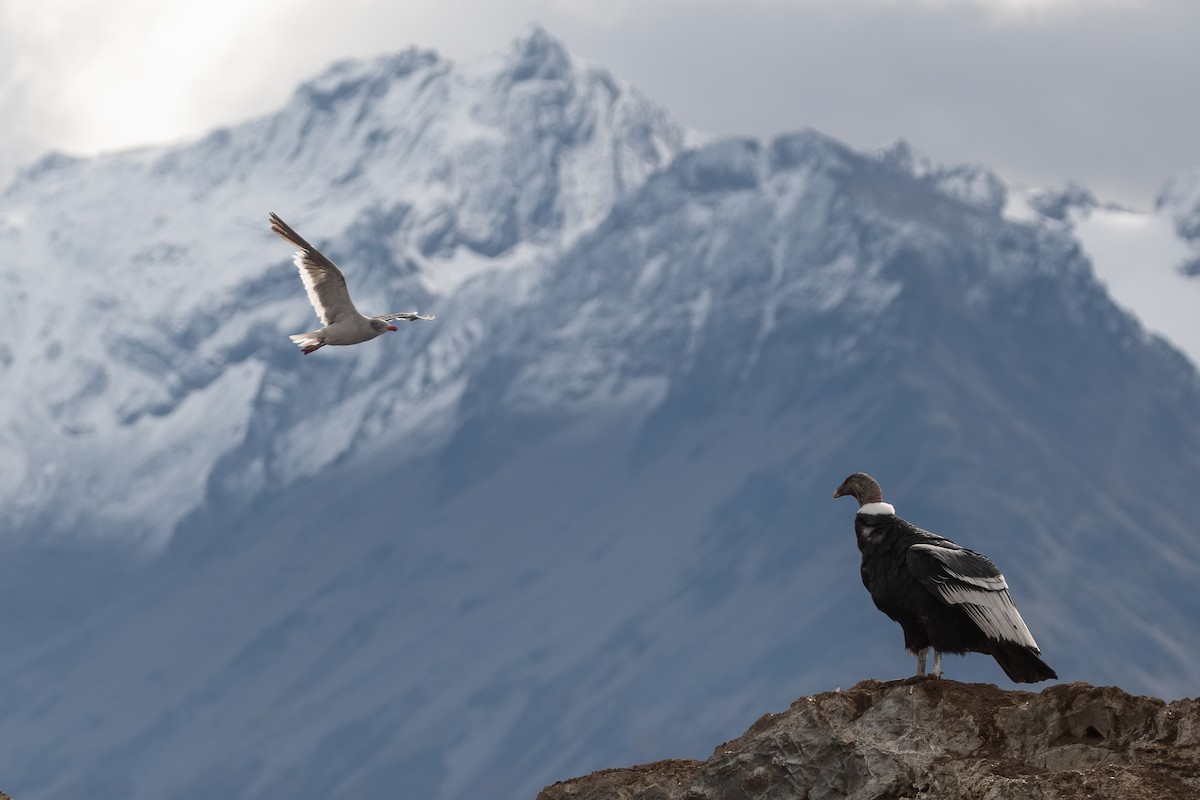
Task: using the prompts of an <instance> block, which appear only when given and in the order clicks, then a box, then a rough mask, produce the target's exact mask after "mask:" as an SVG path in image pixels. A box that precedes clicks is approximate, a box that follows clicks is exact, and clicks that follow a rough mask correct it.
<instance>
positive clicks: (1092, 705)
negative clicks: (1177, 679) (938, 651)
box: [538, 679, 1200, 800]
mask: <svg viewBox="0 0 1200 800" xmlns="http://www.w3.org/2000/svg"><path fill="white" fill-rule="evenodd" d="M785 798H786V799H787V800H797V799H799V798H804V799H806V800H825V798H848V799H850V800H868V799H870V800H875V799H876V798H878V799H880V800H882V799H883V798H887V800H895V799H898V798H938V800H958V798H962V799H963V800H966V798H970V799H971V800H1033V799H1042V798H1044V800H1077V799H1078V800H1082V799H1083V798H1089V800H1108V798H1112V800H1118V798H1119V800H1152V799H1153V800H1166V799H1168V798H1170V799H1171V800H1174V799H1175V798H1178V799H1179V800H1184V799H1185V798H1186V799H1188V800H1192V799H1194V798H1200V700H1195V699H1192V700H1179V701H1175V702H1172V703H1166V702H1164V701H1162V700H1158V699H1155V698H1150V697H1135V696H1133V695H1129V694H1127V693H1125V692H1123V691H1122V690H1120V689H1118V688H1115V687H1096V686H1091V685H1088V684H1085V683H1069V684H1061V685H1058V686H1051V687H1049V688H1047V689H1045V690H1043V691H1042V692H1041V693H1039V694H1033V693H1031V692H1019V691H1005V690H1003V689H1000V688H998V687H996V686H993V685H990V684H967V683H958V682H955V681H948V680H920V681H914V680H912V679H910V680H908V681H891V682H888V683H883V682H880V681H875V680H868V681H863V682H862V683H860V684H858V685H857V686H855V687H853V688H852V689H850V690H848V691H835V692H826V693H824V694H818V695H814V696H812V697H804V698H801V699H800V700H798V701H796V702H795V703H793V704H792V706H791V708H789V709H788V710H787V711H784V712H783V713H780V714H767V715H766V716H764V717H762V718H761V719H759V720H758V721H757V722H755V723H754V725H752V726H751V727H750V730H748V731H747V732H746V733H745V734H744V735H743V736H741V737H740V738H738V739H734V740H733V741H731V742H727V743H725V744H723V745H720V746H719V747H717V749H716V750H715V751H714V752H713V755H712V757H711V758H709V759H708V760H707V761H678V760H676V761H661V762H658V763H655V764H645V765H641V766H636V767H630V768H628V769H611V770H603V771H601V772H596V773H593V774H591V775H588V776H586V777H582V778H576V779H574V780H569V781H563V782H561V783H556V784H554V785H553V786H549V787H547V788H546V789H544V790H543V791H542V792H541V793H540V794H539V795H538V800H568V799H570V800H743V799H745V800H751V799H753V800H785Z"/></svg>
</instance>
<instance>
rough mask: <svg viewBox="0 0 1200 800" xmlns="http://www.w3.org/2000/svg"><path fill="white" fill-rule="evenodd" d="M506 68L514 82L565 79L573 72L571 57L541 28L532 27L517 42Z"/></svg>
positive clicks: (565, 49)
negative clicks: (535, 79)
mask: <svg viewBox="0 0 1200 800" xmlns="http://www.w3.org/2000/svg"><path fill="white" fill-rule="evenodd" d="M506 65H507V70H506V71H507V73H508V74H509V75H511V76H512V79H513V80H514V81H524V80H531V79H534V78H538V79H542V80H561V79H562V78H565V77H566V76H567V75H569V74H570V72H571V54H570V53H569V52H567V48H566V46H565V45H564V44H563V43H562V42H561V41H560V40H559V39H557V38H555V37H554V36H552V35H551V34H550V32H549V31H547V30H546V29H545V28H543V27H542V26H541V25H530V26H529V27H528V28H526V29H525V30H524V31H523V32H522V33H521V35H520V36H518V37H517V38H516V40H515V41H513V45H512V49H511V50H510V51H509V55H508V59H507V62H506Z"/></svg>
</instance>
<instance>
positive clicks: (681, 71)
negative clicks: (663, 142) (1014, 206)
mask: <svg viewBox="0 0 1200 800" xmlns="http://www.w3.org/2000/svg"><path fill="white" fill-rule="evenodd" d="M532 22H540V23H541V24H543V25H545V26H546V27H547V28H548V29H549V30H550V32H551V33H553V34H554V35H556V36H558V37H559V38H560V39H562V40H563V41H564V42H565V43H566V44H567V46H568V47H569V48H570V49H571V50H572V51H573V52H574V53H576V54H578V55H581V56H583V57H585V58H588V59H591V60H593V61H598V62H600V63H603V64H605V65H606V66H608V67H609V68H610V69H612V70H613V71H614V72H615V73H617V74H618V75H619V76H621V77H623V78H625V79H626V80H629V81H630V82H632V83H634V84H635V85H637V86H639V87H641V88H642V89H643V90H645V91H646V92H647V93H649V94H650V95H651V96H653V97H656V98H657V99H658V100H660V101H661V102H663V103H664V104H666V106H667V107H668V108H670V109H671V110H672V112H673V113H674V114H675V116H676V117H677V118H678V119H679V120H680V121H682V122H684V123H686V124H688V125H691V126H694V127H697V128H700V129H703V130H708V131H712V132H715V133H730V134H750V135H754V136H759V137H768V136H772V135H774V134H777V133H780V132H784V131H789V130H795V129H798V128H801V127H813V128H816V129H818V130H821V131H824V132H825V133H828V134H831V135H833V136H836V137H838V138H840V139H842V140H843V141H846V142H847V143H849V144H850V145H852V146H855V147H857V148H875V147H879V146H882V145H884V144H887V143H888V142H890V141H892V140H894V139H896V138H899V137H904V138H906V139H908V140H909V141H911V142H912V143H913V144H914V145H915V146H916V147H917V148H918V149H920V150H923V151H924V152H926V153H927V154H928V155H929V156H930V157H932V158H933V159H934V160H935V161H939V162H962V161H969V162H980V163H985V164H988V165H989V166H991V167H993V168H995V169H996V170H997V171H998V172H1000V174H1001V175H1002V176H1003V177H1006V178H1008V179H1010V180H1014V181H1018V182H1024V183H1034V184H1040V185H1058V184H1061V183H1062V182H1064V181H1066V180H1068V179H1074V180H1076V181H1079V182H1081V183H1084V184H1086V185H1088V186H1090V187H1091V188H1092V189H1093V190H1094V191H1096V193H1097V194H1099V195H1100V196H1101V197H1102V198H1105V199H1111V200H1117V201H1121V202H1125V203H1127V204H1130V205H1133V206H1134V207H1137V208H1146V207H1148V206H1149V205H1150V204H1151V203H1152V201H1153V198H1154V196H1155V194H1156V193H1157V192H1158V190H1159V189H1160V188H1161V186H1162V184H1163V182H1164V181H1165V180H1166V178H1168V177H1169V176H1171V175H1172V174H1174V173H1176V172H1180V171H1182V170H1184V169H1188V168H1194V167H1200V102H1197V100H1196V87H1197V83H1198V80H1197V79H1198V78H1200V44H1198V41H1197V32H1200V3H1197V2H1194V1H1193V0H505V2H495V0H404V2H399V3H397V2H394V0H337V1H336V2H331V1H330V0H175V2H170V3H164V2H160V0H0V118H2V119H3V124H2V125H0V182H5V181H7V179H8V177H9V176H10V175H11V172H12V170H13V169H15V168H16V167H17V166H18V165H20V164H22V163H26V162H28V161H31V160H33V159H34V158H36V157H38V156H39V155H40V154H42V153H44V152H46V151H48V150H52V149H58V150H65V151H67V152H73V153H84V154H86V153H93V152H97V151H103V150H111V149H116V148H122V147H127V146H133V145H137V144H144V143H150V142H162V141H172V140H177V139H185V138H191V137H194V136H199V135H202V134H203V133H204V132H205V131H207V130H209V129H210V128H212V127H215V126H217V125H225V124H230V123H234V122H237V121H238V120H241V119H246V118H249V117H253V116H258V115H260V114H263V113H267V112H269V111H271V110H272V109H274V108H276V107H278V106H279V105H281V104H282V103H283V102H284V101H285V100H286V98H287V96H288V95H289V94H290V93H291V91H292V90H293V89H294V88H295V85H296V84H297V83H298V82H300V81H301V80H303V79H305V78H307V77H309V76H311V75H313V74H315V73H317V72H319V71H321V70H322V69H323V68H324V67H325V66H326V65H327V64H328V63H329V62H330V61H332V60H334V59H337V58H343V57H347V56H369V55H374V54H377V53H382V52H389V51H394V50H400V49H403V48H404V47H407V46H408V45H410V44H418V45H421V46H423V47H431V48H434V49H437V50H439V51H441V52H442V53H444V54H446V55H448V56H450V57H452V58H455V59H460V60H461V59H467V58H470V57H472V56H475V55H479V54H483V53H488V52H494V51H499V50H503V49H506V48H507V46H508V44H509V42H510V40H511V39H512V38H513V37H515V36H516V35H517V34H519V33H520V31H521V30H522V29H524V28H525V27H526V26H527V25H528V24H530V23H532Z"/></svg>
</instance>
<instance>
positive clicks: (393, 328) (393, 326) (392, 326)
mask: <svg viewBox="0 0 1200 800" xmlns="http://www.w3.org/2000/svg"><path fill="white" fill-rule="evenodd" d="M388 330H389V331H394V330H396V326H395V325H388Z"/></svg>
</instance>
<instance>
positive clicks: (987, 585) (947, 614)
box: [834, 472, 1058, 683]
mask: <svg viewBox="0 0 1200 800" xmlns="http://www.w3.org/2000/svg"><path fill="white" fill-rule="evenodd" d="M843 495H851V496H853V497H855V498H856V499H858V500H859V506H860V507H859V511H858V513H857V514H856V515H855V518H854V533H855V536H856V538H857V540H858V549H859V551H860V552H861V553H862V567H861V572H862V580H863V585H864V586H866V587H867V591H869V592H870V593H871V599H872V600H874V601H875V605H876V606H877V607H878V608H879V610H880V611H882V612H883V613H885V614H887V615H888V616H889V617H891V618H892V619H894V620H895V621H896V622H898V623H900V627H901V629H903V631H904V646H905V647H906V648H907V649H908V650H909V651H910V652H912V653H913V654H915V655H916V656H917V674H918V675H923V674H925V656H926V653H927V652H928V649H929V648H930V647H932V648H933V650H934V666H933V674H934V676H938V675H940V674H941V654H942V653H959V654H962V653H968V652H975V653H987V654H989V655H991V656H993V657H994V658H995V659H996V661H997V663H999V664H1000V667H1001V669H1003V670H1004V673H1005V674H1006V675H1008V677H1009V678H1010V679H1012V680H1013V681H1016V682H1018V683H1036V682H1037V681H1043V680H1047V679H1049V678H1057V677H1058V676H1057V675H1056V674H1055V672H1054V670H1053V669H1051V668H1050V666H1049V665H1048V664H1046V662H1045V661H1043V660H1042V659H1041V650H1039V649H1038V646H1037V642H1036V641H1034V638H1033V634H1031V633H1030V632H1029V628H1028V627H1027V626H1026V625H1025V621H1024V620H1023V619H1021V615H1020V613H1018V612H1017V607H1016V605H1014V604H1013V600H1012V597H1011V596H1010V595H1009V593H1008V583H1007V581H1005V579H1004V576H1003V575H1002V574H1000V570H998V569H997V568H996V565H995V564H993V563H992V562H991V560H989V559H988V558H987V557H986V556H983V555H981V554H979V553H976V552H974V551H972V550H968V549H966V548H965V547H960V546H959V545H957V544H955V543H954V542H952V541H950V540H949V539H945V538H943V537H941V536H938V535H936V534H933V533H930V532H929V531H925V530H922V529H920V528H918V527H916V526H915V525H912V524H910V523H908V522H906V521H905V520H903V519H901V518H900V517H898V516H896V513H895V509H894V508H893V507H892V506H891V505H889V504H888V503H884V502H883V494H882V491H881V490H880V489H879V484H878V483H877V482H876V481H875V480H874V479H873V478H871V477H870V476H869V475H866V474H865V473H861V472H860V473H856V474H854V475H851V476H850V477H849V478H847V479H846V480H845V482H843V483H842V485H841V487H839V488H838V490H837V492H835V493H834V497H841V496H843Z"/></svg>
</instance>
